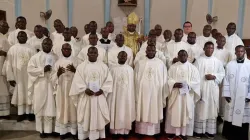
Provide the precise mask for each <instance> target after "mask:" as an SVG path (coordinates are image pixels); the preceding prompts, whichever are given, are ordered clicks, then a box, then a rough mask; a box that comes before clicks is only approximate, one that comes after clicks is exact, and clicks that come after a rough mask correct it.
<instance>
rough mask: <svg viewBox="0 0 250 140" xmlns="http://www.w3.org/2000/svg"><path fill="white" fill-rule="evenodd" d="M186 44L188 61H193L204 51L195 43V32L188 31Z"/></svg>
mask: <svg viewBox="0 0 250 140" xmlns="http://www.w3.org/2000/svg"><path fill="white" fill-rule="evenodd" d="M187 42H188V44H189V45H190V50H191V53H190V57H189V59H190V62H191V63H194V62H195V60H196V59H197V58H198V57H200V56H201V54H202V53H204V51H203V50H202V48H201V47H200V46H199V45H198V44H197V43H196V34H195V32H190V33H189V34H188V40H187Z"/></svg>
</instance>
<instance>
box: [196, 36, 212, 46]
mask: <svg viewBox="0 0 250 140" xmlns="http://www.w3.org/2000/svg"><path fill="white" fill-rule="evenodd" d="M196 40H197V41H196V43H197V44H198V45H199V46H200V47H201V48H202V49H203V48H204V45H205V43H206V42H209V41H211V42H213V44H214V46H217V43H216V40H215V39H214V38H213V37H212V36H209V37H205V36H203V35H202V36H199V37H197V39H196Z"/></svg>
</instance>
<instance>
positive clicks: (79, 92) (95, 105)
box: [69, 60, 113, 132]
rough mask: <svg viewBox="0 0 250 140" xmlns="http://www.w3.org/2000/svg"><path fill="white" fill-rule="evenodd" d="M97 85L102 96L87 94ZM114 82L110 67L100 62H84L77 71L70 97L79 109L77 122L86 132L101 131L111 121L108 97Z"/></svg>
mask: <svg viewBox="0 0 250 140" xmlns="http://www.w3.org/2000/svg"><path fill="white" fill-rule="evenodd" d="M94 83H95V85H96V86H99V88H100V89H102V90H103V92H104V94H102V95H100V96H89V95H87V94H86V93H85V90H86V89H87V88H91V87H92V86H91V85H93V84H94ZM112 86H113V81H112V77H111V74H110V72H109V69H108V67H107V66H106V65H105V64H104V63H103V62H100V61H97V62H89V61H88V60H87V61H84V62H83V63H81V64H80V65H79V66H78V67H77V69H76V73H75V75H74V78H73V82H72V85H71V89H70V93H69V95H70V97H71V99H72V100H73V103H74V105H75V106H76V108H77V122H78V124H81V126H82V127H83V131H84V132H92V131H100V130H103V129H104V128H105V125H106V124H108V123H109V121H110V115H109V108H108V104H107V100H106V97H107V95H108V94H109V93H111V92H112Z"/></svg>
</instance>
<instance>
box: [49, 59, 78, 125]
mask: <svg viewBox="0 0 250 140" xmlns="http://www.w3.org/2000/svg"><path fill="white" fill-rule="evenodd" d="M72 64H73V66H74V67H75V68H77V66H78V65H79V64H80V61H79V60H78V59H77V58H76V57H69V58H65V57H62V58H60V59H59V60H58V61H57V62H56V63H55V65H54V68H53V71H52V74H51V76H52V83H53V87H54V91H55V92H54V94H55V95H56V120H57V121H58V122H59V123H60V124H68V123H76V122H77V121H76V116H77V114H76V107H75V106H74V103H73V101H72V100H71V99H70V97H69V92H70V88H71V84H72V80H73V77H74V74H75V73H73V72H71V71H68V70H66V72H65V73H63V74H62V75H60V76H59V78H58V76H57V72H58V69H59V67H63V68H65V69H67V68H66V67H67V66H68V65H72Z"/></svg>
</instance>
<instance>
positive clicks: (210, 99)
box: [194, 55, 225, 134]
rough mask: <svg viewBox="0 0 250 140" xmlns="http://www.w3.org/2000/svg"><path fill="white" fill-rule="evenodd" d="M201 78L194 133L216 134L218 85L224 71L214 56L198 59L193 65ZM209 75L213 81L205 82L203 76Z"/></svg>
mask: <svg viewBox="0 0 250 140" xmlns="http://www.w3.org/2000/svg"><path fill="white" fill-rule="evenodd" d="M194 65H195V66H196V67H197V69H198V70H199V73H200V78H201V100H199V101H198V102H197V103H196V106H197V107H196V110H195V112H196V114H195V116H196V118H195V123H194V131H195V132H196V133H198V134H205V133H206V132H207V133H209V134H216V118H217V116H218V112H219V84H220V83H221V82H222V80H223V78H224V76H225V70H224V67H223V64H222V62H221V61H220V60H218V59H217V58H215V57H214V56H211V57H207V56H205V55H203V56H201V57H200V58H198V59H197V60H196V62H195V64H194ZM207 74H211V75H214V76H215V77H216V79H215V80H206V79H205V75H207Z"/></svg>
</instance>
